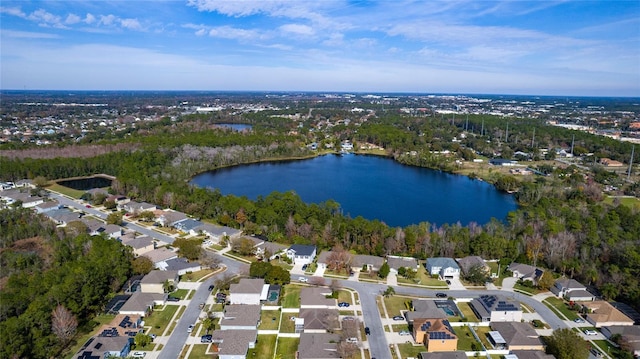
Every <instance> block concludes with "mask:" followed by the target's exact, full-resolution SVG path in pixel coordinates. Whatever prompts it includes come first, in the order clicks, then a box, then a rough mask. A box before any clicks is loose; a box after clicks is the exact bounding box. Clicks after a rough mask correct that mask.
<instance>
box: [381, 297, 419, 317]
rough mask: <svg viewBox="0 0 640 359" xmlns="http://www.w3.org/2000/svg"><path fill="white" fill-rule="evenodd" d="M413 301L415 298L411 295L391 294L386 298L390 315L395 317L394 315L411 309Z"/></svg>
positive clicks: (385, 301)
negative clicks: (410, 296)
mask: <svg viewBox="0 0 640 359" xmlns="http://www.w3.org/2000/svg"><path fill="white" fill-rule="evenodd" d="M412 301H413V299H412V298H409V297H399V296H391V297H389V298H384V305H385V307H386V308H387V314H388V315H389V317H393V316H394V315H402V311H407V310H409V309H410V308H411V302H412ZM381 313H382V312H381Z"/></svg>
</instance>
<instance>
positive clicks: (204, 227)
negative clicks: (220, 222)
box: [196, 223, 241, 237]
mask: <svg viewBox="0 0 640 359" xmlns="http://www.w3.org/2000/svg"><path fill="white" fill-rule="evenodd" d="M196 230H198V231H203V232H207V233H210V234H211V235H214V236H216V237H222V236H224V235H227V236H229V237H233V236H235V235H238V234H240V233H241V232H240V231H239V230H237V229H235V228H231V227H225V226H216V225H214V224H210V223H202V224H201V225H200V226H199V227H197V228H196Z"/></svg>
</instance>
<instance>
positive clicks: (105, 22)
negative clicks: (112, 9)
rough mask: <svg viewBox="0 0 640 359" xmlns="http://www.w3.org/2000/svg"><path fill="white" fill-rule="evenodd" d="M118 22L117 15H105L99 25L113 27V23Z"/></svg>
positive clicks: (101, 16) (101, 17)
mask: <svg viewBox="0 0 640 359" xmlns="http://www.w3.org/2000/svg"><path fill="white" fill-rule="evenodd" d="M116 20H117V18H116V16H115V15H111V14H110V15H107V16H105V15H100V22H99V24H100V25H107V26H109V25H113V23H114V22H115V21H116Z"/></svg>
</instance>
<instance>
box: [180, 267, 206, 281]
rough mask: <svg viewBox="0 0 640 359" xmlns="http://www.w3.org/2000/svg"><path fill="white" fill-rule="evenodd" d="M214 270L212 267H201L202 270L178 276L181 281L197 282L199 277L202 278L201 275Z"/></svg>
mask: <svg viewBox="0 0 640 359" xmlns="http://www.w3.org/2000/svg"><path fill="white" fill-rule="evenodd" d="M213 272H214V270H213V269H203V270H199V271H197V272H192V273H187V274H185V275H183V276H182V278H180V280H181V281H186V282H197V281H199V280H200V279H202V278H203V277H205V276H207V275H209V274H211V273H213Z"/></svg>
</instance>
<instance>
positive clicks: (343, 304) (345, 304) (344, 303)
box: [338, 302, 349, 308]
mask: <svg viewBox="0 0 640 359" xmlns="http://www.w3.org/2000/svg"><path fill="white" fill-rule="evenodd" d="M338 307H343V308H347V307H349V303H347V302H340V303H338Z"/></svg>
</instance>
